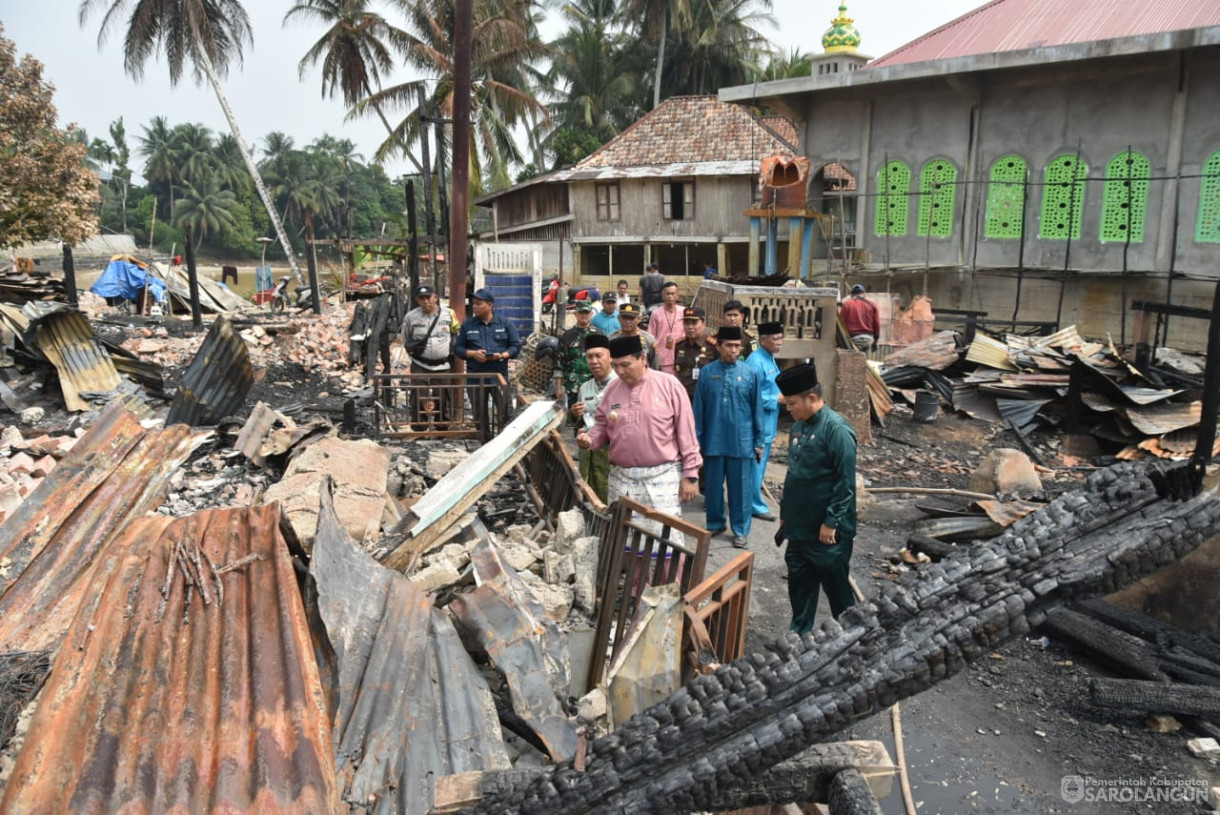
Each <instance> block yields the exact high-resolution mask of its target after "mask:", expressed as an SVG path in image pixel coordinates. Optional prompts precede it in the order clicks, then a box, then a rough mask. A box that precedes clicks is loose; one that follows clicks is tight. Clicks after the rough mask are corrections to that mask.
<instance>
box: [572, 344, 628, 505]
mask: <svg viewBox="0 0 1220 815" xmlns="http://www.w3.org/2000/svg"><path fill="white" fill-rule="evenodd" d="M585 359H586V361H587V362H588V363H589V372H590V374H591V376H590V377H589V378H588V379H586V380H585V382H584V383H583V384H582V385H581V386H580V390H579V391H577V401H576V402H573V403H571V407H570V408H569V411H570V413H571V415H572V419H573V420H574V421H575V422H576V431H577V432H578V433H579V432H580V431H582V430H584V431H586V432H587V431H588V430H589V429H590V428H592V427H593V415H594V414H595V413H597V406H598V404H599V403H600V402H601V399H602V394H603V393H604V392H605V390H606V386H607V385H609V384H610V383H611V382H613V381H614V380H615V379H618V377H617V376H615V375H614V370H613V369H612V368H611V367H610V340H609V339H608V338H607V337H605V336H602V335H601V334H591V335H589V336H588V337H586V338H585ZM580 477H581V478H583V479H584V480H585V483H587V484H588V485H589V487H590V488H592V490H593V492H595V493H597V497H598V498H600V499H602V501H605V500H606V499H607V496H608V494H609V489H610V446H609V445H606V446H604V447H599V448H597V449H596V450H581V451H580Z"/></svg>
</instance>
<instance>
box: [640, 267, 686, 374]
mask: <svg viewBox="0 0 1220 815" xmlns="http://www.w3.org/2000/svg"><path fill="white" fill-rule="evenodd" d="M648 333H649V334H651V335H652V336H654V337H656V340H657V368H658V369H660V370H662V371H664V372H665V373H667V374H672V373H673V372H674V351H675V350H676V349H677V347H678V343H680V342H682V340H683V339H685V338H686V333H685V329H684V327H683V324H682V308H681V306H679V305H678V284H677V283H673V282H669V283H666V284H665V286H664V287H663V288H662V289H661V305H660V306H659V307H658V308H657V309H656V310H654V311H653V312H652V314H651V315H650V316H649V318H648Z"/></svg>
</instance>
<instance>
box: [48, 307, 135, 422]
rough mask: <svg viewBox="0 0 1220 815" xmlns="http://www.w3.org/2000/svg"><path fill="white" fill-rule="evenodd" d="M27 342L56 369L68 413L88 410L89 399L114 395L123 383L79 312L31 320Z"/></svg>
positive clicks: (59, 311)
mask: <svg viewBox="0 0 1220 815" xmlns="http://www.w3.org/2000/svg"><path fill="white" fill-rule="evenodd" d="M26 339H27V341H26V344H27V345H28V346H30V347H32V348H36V349H37V350H38V351H39V352H41V353H42V355H43V356H45V357H46V358H47V361H49V362H50V363H51V364H52V365H54V366H55V370H56V371H57V372H58V373H59V386H60V389H61V390H62V391H63V394H64V404H65V406H66V407H67V408H68V410H89V409H90V408H91V407H92V405H91V404H90V403H89V401H88V400H87V399H86V395H88V394H99V395H100V394H113V393H114V392H115V391H116V390H117V389H118V387H119V385H121V384H122V382H123V380H122V378H121V377H120V376H119V372H118V370H116V369H115V367H114V363H113V362H112V361H111V359H110V355H109V354H107V353H106V350H105V349H104V348H102V346H101V344H100V343H99V342H98V341H97V338H96V337H94V336H93V327H92V326H90V325H89V321H88V320H86V319H85V316H84V315H83V314H81V313H80V312H79V311H71V310H68V309H67V308H63V309H57V310H55V311H52V312H50V313H48V314H44V315H42V316H39V317H36V318H34V319H32V320H30V325H29V329H28V331H27V333H26ZM29 340H32V342H30V341H29Z"/></svg>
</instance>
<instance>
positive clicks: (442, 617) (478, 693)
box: [309, 483, 509, 815]
mask: <svg viewBox="0 0 1220 815" xmlns="http://www.w3.org/2000/svg"><path fill="white" fill-rule="evenodd" d="M309 568H310V572H311V573H312V574H313V576H314V579H315V580H316V581H317V586H318V607H319V611H320V612H321V616H322V619H323V621H324V622H325V624H326V631H327V635H328V638H329V640H330V643H331V646H332V648H333V649H334V654H335V662H336V667H337V672H338V700H337V702H338V704H337V711H336V714H335V723H334V731H333V737H334V742H335V758H336V763H337V764H338V774H339V779H340V783H341V785H342V792H343V797H344V798H345V799H346V800H347V801H348V802H350V803H352V804H353V805H358V806H365V807H368V809H369V810H370V811H371V812H374V813H391V812H398V813H407V815H414V813H421V815H422V813H426V812H428V811H430V809H431V807H432V781H433V779H434V778H439V777H441V776H444V775H451V774H454V773H462V772H470V771H474V770H495V769H506V768H507V767H508V766H509V761H508V755H507V753H506V752H505V750H504V742H503V740H502V737H501V734H500V723H499V721H498V719H497V717H496V710H495V702H494V700H493V699H492V697H491V691H490V690H489V689H488V687H487V683H486V682H485V681H484V680H483V677H482V676H481V675H480V674H479V672H478V669H477V668H476V667H475V664H474V661H473V660H472V659H471V658H470V655H469V654H467V653H466V651H465V649H464V648H463V647H462V643H461V641H460V640H459V638H458V635H457V631H456V630H455V629H454V627H453V624H452V623H451V622H450V621H449V618H448V616H447V615H446V614H445V613H444V612H443V611H441V610H440V609H438V608H436V607H435V606H434V605H433V603H432V600H431V598H430V597H429V596H428V595H426V594H425V593H424V592H422V591H420V590H419V589H417V588H416V587H415V584H413V583H412V582H411V581H410V580H408V579H407V578H406V577H404V576H403V575H401V574H399V573H398V572H395V571H392V570H390V569H387V568H385V567H383V566H381V565H380V564H378V563H377V562H376V561H375V560H373V558H372V557H370V556H369V555H368V554H367V553H366V552H365V551H364V550H363V549H362V548H361V547H360V546H359V545H357V544H356V542H355V541H353V540H352V539H351V537H350V536H349V535H348V534H347V532H346V531H345V530H344V528H343V525H342V524H341V523H340V522H339V519H338V517H337V516H336V514H335V509H334V502H333V499H332V497H331V490H330V484H329V483H326V484H324V486H323V488H322V496H321V507H320V511H319V514H318V532H317V537H316V538H315V539H314V546H313V561H312V562H311V563H310V567H309Z"/></svg>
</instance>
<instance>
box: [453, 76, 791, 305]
mask: <svg viewBox="0 0 1220 815" xmlns="http://www.w3.org/2000/svg"><path fill="white" fill-rule="evenodd" d="M797 141H798V136H797V132H796V128H795V126H794V125H793V124H792V122H791V121H790V120H788V119H786V118H785V117H782V116H767V117H758V116H755V115H754V114H753V113H751V112H750V111H749V110H748V109H747V108H745V107H742V106H740V105H732V104H726V103H724V102H720V101H718V100H717V99H716V98H715V97H714V96H686V97H674V98H672V99H667V100H665V101H664V102H662V103H661V105H660V106H659V107H657V108H656V109H655V110H653V111H652V112H650V113H649V114H648V115H646V116H644V117H643V118H642V119H640V120H639V121H637V122H636V123H635V124H633V125H632V126H631V127H629V128H627V129H626V130H624V131H623V132H622V133H620V134H619V135H618V136H616V137H615V138H614V139H612V140H611V141H609V142H607V143H606V144H605V145H603V146H602V147H601V148H600V149H599V150H597V151H596V152H594V153H593V154H592V155H590V156H588V157H586V158H585V159H584V160H583V161H581V162H580V163H579V164H577V165H575V166H574V167H571V168H569V169H565V170H560V171H558V172H554V173H549V174H547V175H544V176H540V177H538V178H534V179H531V180H529V181H526V182H524V183H522V184H518V185H517V186H515V187H510V188H509V189H506V190H501V191H499V192H496V193H492V194H491V195H486V196H484V197H482V198H480V199H478V200H477V201H476V202H475V203H476V204H478V205H480V206H485V207H489V208H491V210H492V223H493V229H492V231H491V232H486V233H482V234H480V235H479V236H478V238H479V240H483V241H489V240H490V241H497V240H498V241H537V242H542V243H543V246H544V253H543V257H544V261H543V266H544V273H545V272H557V271H559V268H558V266H559V263H560V261H562V263H563V270H564V276H565V277H566V278H567V279H569V280H575V281H578V282H581V283H584V284H595V283H600V284H604V283H606V282H608V281H609V280H611V279H614V280H618V279H620V278H628V279H631V280H632V281H633V288H634V281H635V280H636V279H637V278H638V277H639V276H640V274H641V273H642V272H643V269H644V266H645V265H646V263H647V262H648V261H650V260H655V261H657V262H658V263H660V265H661V270H662V271H663V272H664V273H665V275H666V276H668V277H672V278H683V277H686V278H688V279H689V281H690V285H689V287H688V288H691V289H693V288H694V286H696V285H697V281H698V280H699V279H701V278H702V276H703V268H704V267H703V264H704V263H705V262H708V263H712V264H714V265H715V266H716V268H717V269H719V270H720V272H721V273H722V274H746V273H747V270H746V266H747V257H748V242H749V237H750V228H749V221H748V219H747V218H745V217H743V215H742V212H743V211H744V210H746V209H748V208H750V207H751V206H753V205H755V204H756V203H757V202H758V200H759V187H758V169H759V163H760V161H761V160H762V159H763V158H765V157H767V156H771V155H776V154H781V153H786V154H792V153H794V151H795V145H796V142H797ZM781 237H782V236H781ZM780 256H781V266H782V265H784V263H785V261H786V251H785V249H784V247H781V252H780Z"/></svg>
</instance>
